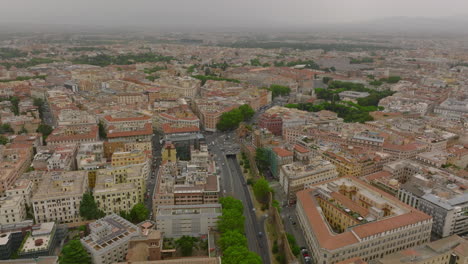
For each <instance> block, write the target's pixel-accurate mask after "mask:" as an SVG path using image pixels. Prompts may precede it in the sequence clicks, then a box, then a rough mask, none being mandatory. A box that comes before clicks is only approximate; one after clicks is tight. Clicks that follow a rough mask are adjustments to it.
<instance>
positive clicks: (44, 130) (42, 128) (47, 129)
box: [36, 123, 54, 140]
mask: <svg viewBox="0 0 468 264" xmlns="http://www.w3.org/2000/svg"><path fill="white" fill-rule="evenodd" d="M52 131H54V129H53V128H52V127H51V126H49V125H47V124H44V123H42V124H40V125H39V127H38V128H37V131H36V132H39V133H41V134H42V138H43V139H44V140H45V139H46V138H47V137H48V136H49V135H50V134H51V133H52Z"/></svg>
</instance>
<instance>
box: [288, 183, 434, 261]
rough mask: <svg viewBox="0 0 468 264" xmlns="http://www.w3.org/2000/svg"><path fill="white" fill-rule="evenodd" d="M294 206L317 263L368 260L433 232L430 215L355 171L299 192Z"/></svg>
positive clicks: (423, 239) (416, 242)
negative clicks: (356, 173)
mask: <svg viewBox="0 0 468 264" xmlns="http://www.w3.org/2000/svg"><path fill="white" fill-rule="evenodd" d="M296 210H297V214H298V221H299V224H300V226H301V229H302V230H303V232H304V237H305V239H306V242H307V245H308V248H309V249H310V250H311V257H312V258H314V261H315V262H316V263H326V264H335V263H337V262H339V261H343V260H347V259H350V258H355V257H359V258H361V259H363V260H364V261H368V262H369V261H371V260H375V259H380V258H383V257H384V256H386V255H389V254H392V253H395V252H398V251H400V250H404V249H407V248H410V247H414V246H418V245H422V244H424V243H427V242H429V239H430V237H431V227H432V217H431V216H429V215H427V214H425V213H423V212H421V211H419V210H416V209H414V208H412V207H411V206H408V205H406V204H404V203H402V202H400V201H399V200H398V199H396V198H395V197H393V196H391V195H389V194H387V193H385V192H383V191H381V190H379V189H377V188H375V187H372V186H371V185H369V184H367V183H365V182H363V181H361V180H359V179H356V178H353V177H341V178H338V179H334V180H331V181H328V182H324V183H321V184H318V185H314V186H311V188H310V189H306V190H303V191H301V192H298V193H297V206H296Z"/></svg>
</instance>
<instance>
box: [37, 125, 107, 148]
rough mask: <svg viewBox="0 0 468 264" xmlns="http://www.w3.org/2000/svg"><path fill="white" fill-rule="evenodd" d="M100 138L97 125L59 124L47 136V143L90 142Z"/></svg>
mask: <svg viewBox="0 0 468 264" xmlns="http://www.w3.org/2000/svg"><path fill="white" fill-rule="evenodd" d="M98 139H99V129H98V126H97V125H73V126H59V127H57V128H55V129H54V131H52V133H51V134H50V135H49V136H48V137H47V139H46V142H47V145H61V144H70V143H90V142H96V141H98Z"/></svg>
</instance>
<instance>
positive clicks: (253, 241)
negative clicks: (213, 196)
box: [206, 134, 270, 263]
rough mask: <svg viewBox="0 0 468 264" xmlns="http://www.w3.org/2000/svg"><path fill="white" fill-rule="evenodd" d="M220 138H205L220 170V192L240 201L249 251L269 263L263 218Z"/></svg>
mask: <svg viewBox="0 0 468 264" xmlns="http://www.w3.org/2000/svg"><path fill="white" fill-rule="evenodd" d="M223 136H224V135H222V136H221V137H223ZM221 137H219V136H218V135H217V134H215V135H207V136H206V141H207V143H208V144H209V147H210V151H211V153H213V155H214V156H215V160H216V162H217V164H218V166H219V169H220V173H221V190H222V192H223V195H225V196H226V195H232V196H233V197H235V198H237V199H239V200H241V201H242V203H243V205H244V216H245V234H246V237H247V242H248V246H249V250H251V251H253V252H256V253H257V254H258V255H259V256H260V257H261V258H262V262H263V263H270V254H269V249H268V244H267V240H266V237H265V230H264V225H263V223H264V221H265V217H264V216H261V217H260V219H259V218H258V217H257V215H256V213H255V210H254V206H253V202H252V197H251V196H250V192H249V190H248V187H247V184H246V182H245V179H244V176H243V174H242V171H241V168H240V166H239V164H238V162H237V159H236V157H235V156H234V155H230V156H226V155H225V153H224V149H225V147H224V145H223V142H224V140H223V139H221ZM228 141H229V140H228ZM213 143H214V144H213ZM228 143H229V142H228Z"/></svg>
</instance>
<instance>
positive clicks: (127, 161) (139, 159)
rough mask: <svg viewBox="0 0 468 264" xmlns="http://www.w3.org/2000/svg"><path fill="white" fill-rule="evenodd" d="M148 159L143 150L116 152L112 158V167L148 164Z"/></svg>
mask: <svg viewBox="0 0 468 264" xmlns="http://www.w3.org/2000/svg"><path fill="white" fill-rule="evenodd" d="M147 159H148V157H147V156H146V154H145V153H144V152H143V151H141V150H134V151H122V152H114V153H113V154H112V158H111V165H112V166H115V167H118V166H127V165H132V164H141V163H144V162H146V160H147Z"/></svg>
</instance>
